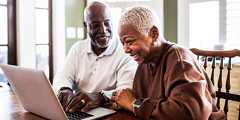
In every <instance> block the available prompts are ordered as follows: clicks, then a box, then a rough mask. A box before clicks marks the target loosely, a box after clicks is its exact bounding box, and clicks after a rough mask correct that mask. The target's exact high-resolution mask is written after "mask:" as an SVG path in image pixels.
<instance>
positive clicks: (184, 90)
mask: <svg viewBox="0 0 240 120" xmlns="http://www.w3.org/2000/svg"><path fill="white" fill-rule="evenodd" d="M165 74H166V75H165V77H164V86H165V97H164V98H158V99H153V98H145V99H144V101H143V103H142V104H141V106H140V108H138V109H135V110H134V112H135V114H136V116H138V117H140V118H142V119H146V120H148V119H150V118H153V119H157V120H159V119H161V120H208V118H209V116H210V114H211V112H212V103H211V101H212V98H211V95H210V93H209V91H208V89H207V82H206V80H205V78H204V76H203V75H202V73H201V71H199V70H198V69H196V66H194V64H191V63H189V62H186V61H176V62H175V63H174V62H171V64H170V65H169V66H168V68H167V70H166V73H165Z"/></svg>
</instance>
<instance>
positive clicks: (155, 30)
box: [148, 26, 159, 43]
mask: <svg viewBox="0 0 240 120" xmlns="http://www.w3.org/2000/svg"><path fill="white" fill-rule="evenodd" d="M148 35H149V37H151V38H152V40H153V43H154V42H155V41H156V40H157V39H158V36H159V31H158V28H157V27H156V26H153V27H152V28H151V29H150V31H149V34H148Z"/></svg>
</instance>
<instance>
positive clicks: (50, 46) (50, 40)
mask: <svg viewBox="0 0 240 120" xmlns="http://www.w3.org/2000/svg"><path fill="white" fill-rule="evenodd" d="M35 9H44V10H45V9H46V10H48V29H49V30H48V43H36V44H35V47H37V46H41V45H48V51H49V53H48V54H49V56H48V65H49V80H50V82H51V83H52V81H53V76H54V68H53V67H54V63H53V35H52V34H53V29H52V24H53V23H52V0H48V8H41V7H35ZM36 63H37V59H36Z"/></svg>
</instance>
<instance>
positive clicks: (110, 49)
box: [87, 37, 117, 56]
mask: <svg viewBox="0 0 240 120" xmlns="http://www.w3.org/2000/svg"><path fill="white" fill-rule="evenodd" d="M87 40H88V45H87V53H88V54H94V52H93V50H92V46H91V39H90V38H88V39H87ZM116 47H117V39H116V38H114V37H112V39H110V41H109V45H108V47H107V49H106V50H105V51H104V52H103V53H102V54H100V55H99V56H107V55H111V54H113V52H114V50H115V48H116Z"/></svg>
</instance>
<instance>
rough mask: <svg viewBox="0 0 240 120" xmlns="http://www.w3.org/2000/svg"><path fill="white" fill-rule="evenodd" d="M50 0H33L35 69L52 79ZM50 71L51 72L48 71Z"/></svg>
mask: <svg viewBox="0 0 240 120" xmlns="http://www.w3.org/2000/svg"><path fill="white" fill-rule="evenodd" d="M49 3H50V4H51V0H35V25H36V26H35V33H36V44H35V49H36V50H35V51H36V56H35V57H36V69H39V70H43V71H44V72H45V74H46V75H47V77H48V78H50V79H52V75H53V74H52V73H53V70H52V67H53V65H52V46H51V45H52V42H51V41H52V38H51V7H50V8H49V6H51V5H50V4H49ZM50 69H51V70H50Z"/></svg>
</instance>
